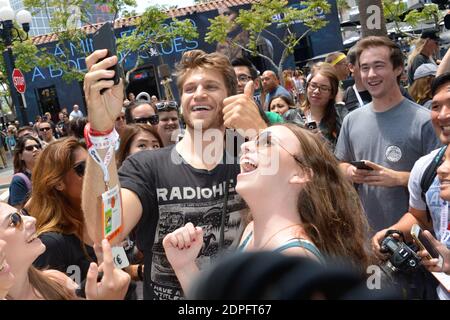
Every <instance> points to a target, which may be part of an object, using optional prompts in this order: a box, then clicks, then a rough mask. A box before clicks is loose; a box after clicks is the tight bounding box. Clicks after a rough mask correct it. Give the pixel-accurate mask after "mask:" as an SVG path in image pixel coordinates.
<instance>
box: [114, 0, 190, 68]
mask: <svg viewBox="0 0 450 320" xmlns="http://www.w3.org/2000/svg"><path fill="white" fill-rule="evenodd" d="M168 19H169V16H168V14H167V13H166V11H165V7H160V6H150V7H148V8H147V9H146V10H145V12H144V13H143V14H142V16H140V18H139V22H138V24H137V26H136V29H134V30H133V31H132V33H131V34H130V35H129V36H127V37H122V38H120V39H118V40H117V47H118V51H123V52H125V55H124V56H123V61H125V57H126V56H128V55H129V54H130V53H131V52H135V53H139V52H147V53H149V55H150V56H159V57H160V59H161V62H162V55H161V54H160V52H159V50H158V48H159V47H160V46H163V45H166V44H168V43H169V42H170V41H171V40H172V39H174V38H176V37H182V38H184V39H186V40H192V39H194V38H197V37H198V32H197V29H196V27H195V26H194V25H193V24H192V23H191V21H190V20H187V19H186V20H184V21H180V20H177V19H175V18H172V19H170V20H169V22H167V21H168ZM139 63H140V58H139V55H138V59H136V64H135V67H137V66H138V65H139Z"/></svg>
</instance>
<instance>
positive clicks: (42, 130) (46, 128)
mask: <svg viewBox="0 0 450 320" xmlns="http://www.w3.org/2000/svg"><path fill="white" fill-rule="evenodd" d="M50 129H51V128H50V127H44V128H39V131H41V132H44V131H49V130H50Z"/></svg>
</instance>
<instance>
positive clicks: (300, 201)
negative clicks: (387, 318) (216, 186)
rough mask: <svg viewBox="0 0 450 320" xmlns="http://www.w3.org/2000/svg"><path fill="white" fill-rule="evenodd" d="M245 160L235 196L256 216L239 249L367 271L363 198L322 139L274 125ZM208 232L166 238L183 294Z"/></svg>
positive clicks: (186, 231) (247, 148) (190, 229)
mask: <svg viewBox="0 0 450 320" xmlns="http://www.w3.org/2000/svg"><path fill="white" fill-rule="evenodd" d="M240 163H241V174H240V175H238V177H237V185H236V191H237V192H238V193H239V194H240V195H241V196H242V198H243V199H244V200H245V201H246V203H247V204H248V207H249V209H250V212H251V213H252V219H253V221H252V222H250V223H249V225H248V226H247V228H246V230H245V231H244V234H243V236H242V239H241V245H240V250H242V251H255V250H256V251H261V250H268V251H277V252H282V253H284V254H292V255H300V256H306V257H310V258H311V259H314V260H317V261H319V262H321V263H324V261H325V258H326V257H331V258H334V259H343V260H346V261H350V262H351V263H352V264H353V265H355V266H356V267H357V268H358V269H359V270H360V271H361V272H363V271H364V270H365V269H366V267H367V266H368V264H369V263H370V257H369V253H368V252H369V251H368V248H369V247H368V245H367V239H368V234H367V231H368V226H367V220H366V218H365V216H364V213H363V211H362V207H361V204H360V202H359V198H358V195H357V194H356V193H355V190H354V188H353V187H352V185H350V184H349V183H348V181H347V180H346V179H345V178H344V177H343V176H342V174H341V172H340V171H339V168H338V163H337V162H336V160H335V158H334V156H333V155H332V154H331V153H330V151H329V150H328V148H327V146H326V145H324V144H323V142H322V140H321V139H320V138H319V137H318V136H317V135H316V134H314V133H311V132H309V131H307V130H305V129H302V128H300V127H298V126H296V125H294V124H285V125H276V126H272V127H270V128H268V129H266V130H265V131H263V132H262V133H261V134H260V135H259V136H258V137H257V138H256V140H254V141H249V142H246V143H244V144H243V146H242V156H241V159H240ZM274 186H276V188H274ZM202 235H203V232H202V230H201V228H198V227H194V226H193V225H192V224H190V223H188V224H187V225H186V226H184V227H182V228H179V229H177V230H174V231H173V232H172V233H170V234H168V235H167V236H166V237H165V239H164V241H163V245H164V248H165V250H166V254H167V257H168V259H169V262H170V263H171V265H172V267H173V269H174V271H175V273H176V275H177V277H178V279H179V281H180V283H181V285H182V286H183V288H184V289H185V288H187V287H189V285H190V282H191V279H192V273H193V272H196V270H198V268H197V266H196V264H195V258H196V257H197V254H198V252H199V250H200V249H201V247H202V244H203V240H202Z"/></svg>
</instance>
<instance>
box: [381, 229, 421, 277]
mask: <svg viewBox="0 0 450 320" xmlns="http://www.w3.org/2000/svg"><path fill="white" fill-rule="evenodd" d="M394 234H397V235H399V237H394V236H393V235H394ZM380 251H381V252H382V253H386V254H388V255H389V260H388V262H387V264H386V266H387V267H388V268H390V269H391V270H392V271H394V272H396V271H403V272H409V271H412V270H414V269H416V268H417V267H419V265H420V257H419V256H418V255H417V254H416V252H415V251H414V250H413V249H411V248H410V247H409V246H408V245H407V244H406V243H405V242H404V236H403V233H402V232H401V231H398V230H388V231H386V234H385V238H384V239H383V241H382V242H381V246H380Z"/></svg>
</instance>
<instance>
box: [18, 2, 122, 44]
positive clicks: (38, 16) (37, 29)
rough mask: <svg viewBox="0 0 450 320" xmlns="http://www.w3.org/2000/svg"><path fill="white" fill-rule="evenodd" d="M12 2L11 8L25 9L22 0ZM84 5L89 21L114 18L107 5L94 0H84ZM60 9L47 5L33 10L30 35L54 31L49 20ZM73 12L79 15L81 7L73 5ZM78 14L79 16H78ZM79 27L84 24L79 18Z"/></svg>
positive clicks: (99, 21)
mask: <svg viewBox="0 0 450 320" xmlns="http://www.w3.org/2000/svg"><path fill="white" fill-rule="evenodd" d="M9 1H10V4H11V8H13V10H14V12H18V11H20V10H22V9H25V7H24V5H23V1H22V0H9ZM83 5H85V6H87V7H86V8H89V9H88V10H86V17H87V19H86V20H87V22H88V23H101V22H105V21H108V20H112V19H113V18H114V15H113V14H111V13H110V12H109V8H108V7H107V6H106V5H99V4H96V3H95V2H94V0H86V1H83ZM55 10H58V8H54V7H46V8H42V9H41V10H39V11H35V10H31V11H32V12H33V13H32V21H31V24H30V32H29V34H30V36H39V35H43V34H48V33H52V32H53V31H52V28H51V27H50V23H49V21H51V19H52V15H53V13H54V12H55ZM71 12H72V14H73V15H74V17H78V16H79V14H78V13H79V12H80V9H79V8H76V7H73V8H71ZM77 14H78V16H77ZM75 23H76V25H77V26H78V27H81V26H82V23H81V22H80V20H79V18H77V21H75Z"/></svg>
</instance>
